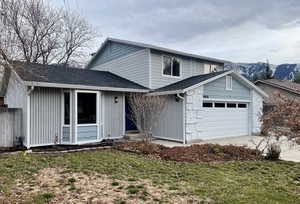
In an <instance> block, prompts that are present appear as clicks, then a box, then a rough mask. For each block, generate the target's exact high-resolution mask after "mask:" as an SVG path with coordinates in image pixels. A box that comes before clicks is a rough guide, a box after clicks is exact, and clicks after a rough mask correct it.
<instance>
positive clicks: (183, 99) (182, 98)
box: [176, 93, 187, 144]
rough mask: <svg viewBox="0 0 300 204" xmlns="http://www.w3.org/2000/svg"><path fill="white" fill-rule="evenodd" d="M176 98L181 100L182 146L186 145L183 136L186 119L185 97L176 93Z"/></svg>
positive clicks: (184, 136)
mask: <svg viewBox="0 0 300 204" xmlns="http://www.w3.org/2000/svg"><path fill="white" fill-rule="evenodd" d="M176 97H178V98H180V99H181V100H182V116H183V119H182V120H183V124H182V130H183V131H182V134H183V144H186V143H187V141H186V135H185V124H186V123H185V120H186V117H185V107H186V105H185V97H184V96H181V95H180V93H177V94H176Z"/></svg>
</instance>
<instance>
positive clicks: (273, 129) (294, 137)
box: [261, 93, 300, 144]
mask: <svg viewBox="0 0 300 204" xmlns="http://www.w3.org/2000/svg"><path fill="white" fill-rule="evenodd" d="M271 101H272V103H273V104H274V108H273V110H272V111H269V112H267V113H265V114H264V115H263V116H262V117H261V121H262V123H263V124H262V133H264V134H265V135H267V136H272V137H275V138H276V140H279V139H280V138H283V137H285V138H287V139H288V140H289V141H292V142H296V143H298V144H300V100H299V99H296V98H292V97H288V96H285V95H283V94H280V93H276V94H274V96H273V97H272V98H271Z"/></svg>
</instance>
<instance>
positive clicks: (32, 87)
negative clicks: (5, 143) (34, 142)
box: [26, 86, 34, 149]
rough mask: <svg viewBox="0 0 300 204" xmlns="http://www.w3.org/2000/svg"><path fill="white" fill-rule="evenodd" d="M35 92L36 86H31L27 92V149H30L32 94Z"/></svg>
mask: <svg viewBox="0 0 300 204" xmlns="http://www.w3.org/2000/svg"><path fill="white" fill-rule="evenodd" d="M33 90H34V86H30V87H29V89H28V90H27V141H26V142H27V145H26V146H27V149H30V94H31V92H32V91H33Z"/></svg>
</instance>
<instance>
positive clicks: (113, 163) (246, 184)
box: [0, 150, 300, 204]
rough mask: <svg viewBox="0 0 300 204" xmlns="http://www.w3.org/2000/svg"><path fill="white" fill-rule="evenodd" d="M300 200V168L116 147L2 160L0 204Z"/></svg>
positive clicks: (13, 156) (263, 201) (2, 157)
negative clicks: (168, 156) (183, 158)
mask: <svg viewBox="0 0 300 204" xmlns="http://www.w3.org/2000/svg"><path fill="white" fill-rule="evenodd" d="M64 202H65V203H88V202H90V203H97V202H98V203H118V204H120V203H199V202H202V203H230V204H231V203H300V164H299V163H293V162H283V161H278V162H269V161H243V162H241V161H232V162H230V161H229V162H217V163H182V162H174V161H165V160H161V159H156V158H151V157H145V156H143V155H138V154H132V153H126V152H120V151H116V150H101V151H100V150H98V151H90V152H78V153H71V154H61V155H58V154H55V155H54V154H53V155H42V154H15V155H0V203H64Z"/></svg>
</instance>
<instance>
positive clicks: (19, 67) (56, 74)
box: [14, 62, 147, 90]
mask: <svg viewBox="0 0 300 204" xmlns="http://www.w3.org/2000/svg"><path fill="white" fill-rule="evenodd" d="M14 66H15V69H16V72H17V73H18V75H19V76H20V77H21V78H22V80H24V81H33V82H46V83H56V84H68V85H83V86H96V87H111V88H127V89H146V90H147V88H146V87H143V86H141V85H139V84H137V83H134V82H132V81H129V80H127V79H125V78H122V77H120V76H117V75H115V74H112V73H110V72H106V71H94V70H87V69H78V68H68V67H67V68H66V67H63V66H58V65H43V64H34V63H24V62H15V63H14Z"/></svg>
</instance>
